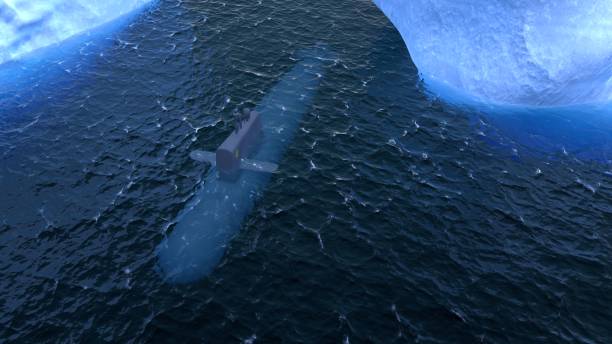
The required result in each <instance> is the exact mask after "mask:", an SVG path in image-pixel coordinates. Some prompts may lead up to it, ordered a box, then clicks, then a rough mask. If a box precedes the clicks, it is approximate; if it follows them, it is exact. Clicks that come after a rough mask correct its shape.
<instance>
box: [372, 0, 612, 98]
mask: <svg viewBox="0 0 612 344" xmlns="http://www.w3.org/2000/svg"><path fill="white" fill-rule="evenodd" d="M374 2H375V3H376V4H377V5H378V7H379V8H380V9H381V10H382V11H383V12H384V13H385V14H386V15H387V17H388V18H389V19H390V20H391V22H393V24H394V25H395V27H396V28H397V29H398V30H399V32H400V33H401V35H402V37H403V39H404V42H405V43H406V45H407V47H408V50H409V52H410V55H411V57H412V60H413V62H414V63H415V65H416V66H417V68H418V69H419V72H420V74H421V75H422V77H423V79H424V80H425V82H426V83H427V84H429V85H430V87H432V88H433V89H434V90H435V89H439V90H443V89H444V90H447V89H451V90H454V91H457V93H460V94H466V95H468V96H469V97H471V98H475V99H478V100H481V101H485V102H492V103H502V104H521V105H539V106H559V105H571V104H582V103H602V102H609V101H610V100H612V1H611V0H585V1H575V0H513V1H508V0H471V1H468V0H374Z"/></svg>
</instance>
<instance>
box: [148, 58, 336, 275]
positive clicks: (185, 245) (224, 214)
mask: <svg viewBox="0 0 612 344" xmlns="http://www.w3.org/2000/svg"><path fill="white" fill-rule="evenodd" d="M327 55H328V52H327V50H326V49H325V47H321V46H318V47H316V48H312V49H308V50H303V51H301V52H300V53H299V54H298V62H297V63H296V65H295V66H294V67H293V69H291V70H290V71H289V72H287V73H286V74H285V75H284V76H283V77H282V79H281V80H280V81H279V82H278V84H276V85H275V86H274V87H273V88H272V90H271V91H270V93H269V94H268V95H267V96H265V97H264V98H263V99H262V100H261V102H260V104H259V105H258V106H257V107H256V108H255V110H253V111H251V110H249V109H245V111H244V112H243V113H242V114H238V115H235V117H236V128H235V130H234V131H232V133H231V134H230V135H229V136H228V137H227V139H226V140H225V141H224V142H223V143H222V144H221V145H220V146H219V148H218V149H217V150H216V152H204V151H193V152H191V154H190V156H191V158H192V159H195V160H197V161H201V162H204V163H210V164H211V168H210V169H209V170H208V172H207V174H206V176H205V178H204V180H203V182H202V183H201V185H200V187H199V190H198V191H197V192H196V195H195V197H194V199H193V200H192V201H190V202H189V204H188V205H187V207H186V208H185V209H184V210H183V211H182V212H181V213H180V214H179V215H178V217H177V219H176V226H175V228H174V230H173V231H172V232H171V233H170V234H169V235H168V236H167V237H165V238H164V240H163V241H162V242H161V244H160V245H159V246H158V248H157V255H158V258H159V260H158V264H159V268H160V270H161V273H162V275H164V277H165V279H166V280H167V281H169V282H173V283H189V282H192V281H196V280H198V279H200V278H203V277H205V276H207V275H208V274H210V273H211V272H212V271H213V270H214V268H215V267H216V266H217V265H218V264H219V262H220V260H221V258H222V257H223V254H224V252H225V249H226V247H227V244H228V243H229V241H230V240H231V238H232V237H233V236H234V235H236V233H238V232H239V230H240V228H241V226H242V222H243V220H244V219H245V218H246V216H247V215H248V214H249V213H250V211H251V209H252V208H253V205H254V202H255V201H256V199H257V198H258V197H259V196H260V195H261V194H262V192H263V191H264V188H265V186H266V184H267V182H268V180H269V179H270V176H271V174H272V173H274V172H276V171H277V169H278V165H277V164H278V162H279V161H280V159H281V158H282V155H283V153H284V152H285V150H286V148H287V146H288V145H289V144H290V143H291V141H292V139H293V136H294V134H295V132H296V130H297V129H298V127H299V124H300V121H301V119H302V117H303V115H304V114H305V113H306V112H307V111H308V109H309V108H310V105H311V103H312V101H313V98H314V96H315V94H316V91H317V89H318V87H319V84H320V82H321V79H322V77H323V73H324V71H325V67H324V65H323V63H324V61H325V60H328V58H326V56H327Z"/></svg>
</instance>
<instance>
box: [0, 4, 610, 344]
mask: <svg viewBox="0 0 612 344" xmlns="http://www.w3.org/2000/svg"><path fill="white" fill-rule="evenodd" d="M320 43H323V44H325V45H326V46H327V47H329V49H331V50H333V51H334V53H335V56H336V61H334V62H335V63H333V65H332V66H330V67H329V69H328V70H327V72H326V73H325V76H324V78H323V80H321V84H320V87H319V89H318V91H317V93H316V96H315V98H314V100H313V103H312V106H311V108H310V110H309V111H308V112H307V113H306V115H305V116H304V117H303V119H302V121H301V123H300V129H299V131H298V132H297V134H296V136H295V139H294V141H293V142H292V144H291V145H290V146H289V147H288V149H287V152H286V154H285V155H284V157H283V159H282V160H281V161H280V164H279V165H280V171H279V173H277V174H275V175H274V176H272V178H271V179H270V182H269V184H268V186H267V189H266V192H265V194H264V195H263V196H262V197H261V198H260V199H259V200H258V201H257V202H256V203H255V206H254V208H253V210H252V212H251V214H250V215H249V216H248V217H247V219H246V220H245V222H244V224H243V227H242V230H241V231H240V232H239V233H238V234H237V235H236V236H235V237H234V238H233V239H232V240H231V242H230V244H229V245H228V247H227V249H226V251H225V254H224V256H223V258H222V260H221V263H220V264H219V266H218V267H217V268H216V269H215V270H214V271H213V272H212V274H210V275H209V276H208V277H206V278H204V279H202V280H199V281H196V282H194V283H190V284H180V285H177V284H172V283H168V282H167V281H166V280H164V277H163V274H162V273H161V272H160V270H159V266H158V261H157V256H156V254H155V250H156V247H157V246H158V245H159V244H160V243H161V242H162V241H163V239H164V237H165V236H167V235H168V234H169V233H172V230H173V228H174V226H175V222H176V221H175V220H176V217H177V215H178V214H179V212H180V211H181V210H182V209H183V208H184V207H185V205H186V204H187V203H188V202H189V201H191V200H193V197H194V195H195V194H196V191H197V190H198V185H199V184H200V183H201V181H202V180H203V178H204V176H205V174H206V173H207V171H208V167H207V166H206V165H205V164H201V163H197V162H195V161H192V160H191V159H190V158H189V156H188V155H189V152H191V151H192V150H194V149H204V150H211V149H214V148H215V147H216V146H218V145H219V144H220V143H221V142H222V141H223V139H224V138H225V137H226V136H227V135H228V134H229V133H230V132H231V130H232V129H233V128H232V125H231V121H230V118H231V113H232V111H233V110H234V109H235V108H237V107H242V106H255V105H257V104H258V102H259V101H260V100H261V99H263V98H264V97H265V96H266V94H267V92H268V91H269V90H270V89H271V88H272V87H274V85H275V84H276V83H277V82H278V80H279V79H280V78H282V76H283V75H284V73H285V72H287V71H289V70H291V68H292V67H293V66H294V65H295V55H296V54H297V53H298V52H299V51H300V50H302V49H304V48H309V47H312V46H314V45H317V44H320ZM549 111H550V110H549ZM531 116H532V117H530V118H528V119H527V120H525V119H521V120H513V117H512V116H508V117H499V116H492V115H490V114H486V113H482V109H480V110H478V111H472V110H471V109H470V108H469V107H461V106H455V105H453V104H451V103H448V102H446V101H444V100H441V99H438V98H436V97H435V95H432V94H431V92H429V91H428V90H427V89H426V88H425V87H424V85H423V83H422V82H421V81H420V79H419V75H418V72H417V70H416V68H415V67H414V65H412V63H411V62H410V55H409V52H408V51H407V50H406V48H405V45H404V43H403V41H402V39H401V37H400V35H399V33H398V32H397V31H396V30H395V28H394V27H393V26H392V24H391V23H390V22H389V21H388V20H387V18H386V17H385V16H384V15H383V14H382V13H381V12H380V11H379V10H378V9H377V8H376V6H375V5H374V4H372V3H371V2H370V1H365V0H359V1H356V0H352V1H344V0H338V1H328V0H308V1H306V0H296V1H281V0H269V1H259V2H257V1H246V0H238V1H232V2H229V1H228V2H221V1H191V0H187V1H175V0H168V1H165V0H160V1H158V2H157V3H156V4H155V5H154V6H152V7H150V8H147V9H146V10H145V11H144V12H142V13H140V14H138V15H137V16H134V18H131V21H129V22H125V23H122V25H121V27H120V28H117V27H115V26H113V28H112V29H111V28H110V27H104V28H101V29H100V30H97V31H96V32H92V33H89V34H86V35H83V36H79V37H75V38H73V39H71V40H69V41H67V42H64V43H63V44H62V45H60V46H55V47H52V48H50V49H47V50H44V51H41V52H39V53H37V54H34V55H31V56H28V57H27V58H25V59H24V60H21V61H15V62H9V63H6V64H3V65H1V66H0V342H18V343H21V342H26V343H27V342H37V343H38V342H50V343H55V342H94V343H95V342H136V343H149V342H151V343H156V342H177V343H191V342H195V343H199V342H212V343H233V342H243V343H276V342H302V343H328V342H329V343H339V342H340V343H361V342H377V343H392V342H397V343H403V342H408V343H411V342H427V343H479V342H482V343H517V342H525V343H539V342H547V343H548V342H553V343H565V342H568V343H569V342H572V343H573V342H583V343H609V342H610V341H611V340H612V326H610V319H612V259H611V258H612V245H611V240H612V237H611V233H610V232H611V230H612V165H611V163H610V160H609V159H608V157H609V156H610V155H609V154H608V153H609V152H610V151H611V150H610V149H611V148H610V147H612V145H611V142H612V137H611V135H612V133H611V132H610V131H609V130H608V128H607V126H606V125H598V123H600V122H592V123H590V124H589V125H587V124H584V123H582V122H581V118H579V116H577V118H572V121H576V123H578V124H577V126H578V127H580V128H583V127H588V130H584V131H580V134H581V135H585V139H584V140H583V141H584V142H586V143H591V146H588V147H585V146H581V147H579V148H577V149H576V150H571V149H567V150H566V149H562V148H565V145H564V142H565V141H571V142H573V143H576V142H577V141H579V140H578V139H579V138H577V137H574V136H572V135H576V133H574V132H572V131H571V130H570V129H568V128H571V121H570V120H568V119H567V118H568V117H567V116H564V117H563V118H562V119H563V123H564V124H563V125H560V126H559V127H562V128H563V130H561V131H558V132H557V131H556V129H555V128H557V127H556V126H555V125H550V126H549V127H550V128H551V129H550V131H548V132H547V131H546V128H547V122H550V123H553V124H556V123H555V122H554V121H555V117H554V116H552V115H547V116H548V117H545V118H544V119H542V120H533V118H534V116H537V113H535V114H533V113H532V114H531ZM602 121H603V123H608V122H607V121H608V120H607V119H602ZM534 125H541V126H540V127H537V128H533V126H534ZM551 131H552V133H551ZM592 137H596V138H597V140H595V141H591V140H589V138H592ZM550 142H553V144H549V143H550ZM593 143H596V144H597V145H599V146H600V148H601V150H600V149H598V146H593ZM550 147H552V148H550ZM549 148H550V149H549Z"/></svg>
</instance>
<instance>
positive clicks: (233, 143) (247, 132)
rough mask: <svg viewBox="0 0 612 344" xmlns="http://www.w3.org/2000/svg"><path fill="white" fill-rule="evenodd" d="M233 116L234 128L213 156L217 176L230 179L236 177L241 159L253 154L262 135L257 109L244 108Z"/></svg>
mask: <svg viewBox="0 0 612 344" xmlns="http://www.w3.org/2000/svg"><path fill="white" fill-rule="evenodd" d="M234 117H235V122H236V128H235V129H234V131H232V133H231V134H230V135H229V136H228V137H227V138H226V139H225V141H223V143H222V144H221V145H220V146H219V148H217V152H216V158H215V159H216V165H217V169H218V171H219V177H220V178H221V179H224V180H231V181H233V180H236V179H237V178H238V176H239V175H240V162H241V160H242V159H243V158H248V157H249V156H250V155H251V154H253V152H254V151H255V149H256V148H257V145H258V143H259V140H260V138H261V135H262V131H261V116H260V114H259V113H258V112H257V111H251V110H250V109H248V108H245V109H244V110H243V111H242V113H236V114H235V115H234Z"/></svg>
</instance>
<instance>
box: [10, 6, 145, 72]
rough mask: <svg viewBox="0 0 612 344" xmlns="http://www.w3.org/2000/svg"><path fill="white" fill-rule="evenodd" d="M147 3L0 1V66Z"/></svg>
mask: <svg viewBox="0 0 612 344" xmlns="http://www.w3.org/2000/svg"><path fill="white" fill-rule="evenodd" d="M148 2H150V0H103V1H95V0H0V64H1V63H3V62H5V61H7V60H11V59H16V58H19V57H21V56H22V55H24V54H27V53H29V52H30V51H33V50H36V49H38V48H42V47H45V46H49V45H52V44H54V43H57V42H60V41H63V40H65V39H67V38H69V37H71V36H74V35H76V34H79V33H82V32H86V31H87V30H90V29H92V28H94V27H97V26H100V25H102V24H105V23H107V22H110V21H112V20H114V19H116V18H118V17H120V16H122V15H125V14H127V13H129V12H132V11H134V10H135V9H137V8H140V7H141V6H142V5H144V4H145V3H148Z"/></svg>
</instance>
